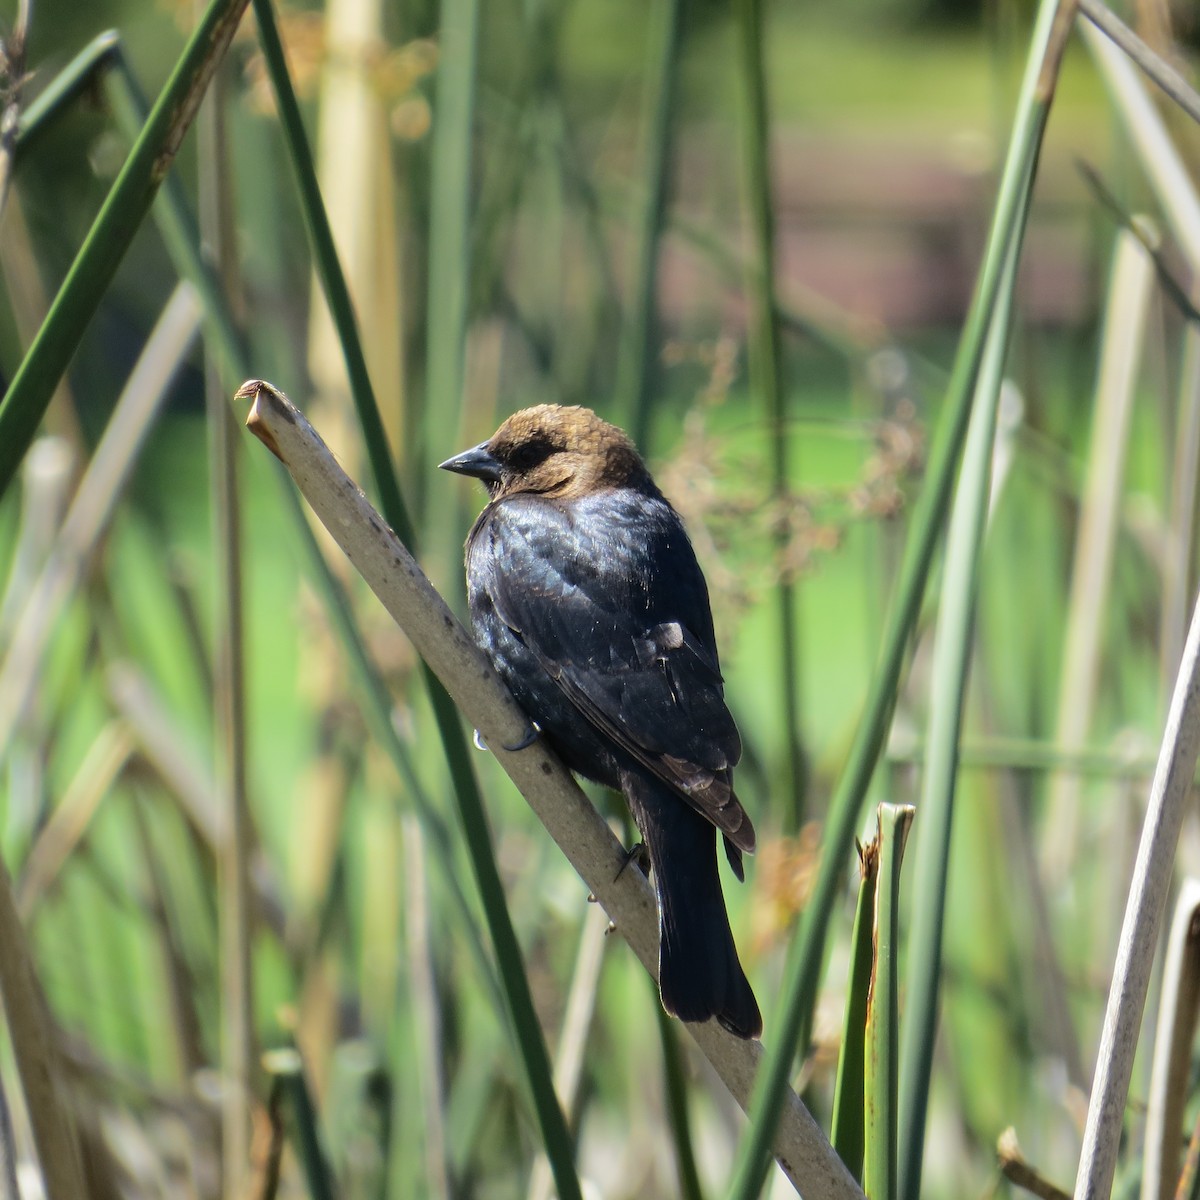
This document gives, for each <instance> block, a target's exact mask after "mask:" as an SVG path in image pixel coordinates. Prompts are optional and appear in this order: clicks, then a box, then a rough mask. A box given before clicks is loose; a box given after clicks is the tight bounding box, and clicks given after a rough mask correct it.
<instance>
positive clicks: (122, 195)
mask: <svg viewBox="0 0 1200 1200" xmlns="http://www.w3.org/2000/svg"><path fill="white" fill-rule="evenodd" d="M246 4H247V0H212V3H211V4H210V5H209V7H208V9H207V11H206V12H205V14H204V16H203V18H202V19H201V20H200V21H198V22H197V24H196V29H195V32H194V33H193V34H192V36H191V38H190V40H189V41H188V44H187V46H186V48H185V49H184V51H183V54H182V55H181V56H180V58H179V61H178V63H177V64H176V66H175V70H174V71H173V72H172V74H171V77H170V79H169V80H168V81H167V85H166V87H164V88H163V90H162V93H161V94H160V95H159V97H158V100H157V101H156V103H155V105H154V108H153V109H152V110H151V112H150V116H149V119H148V120H147V121H146V125H145V128H144V129H143V130H142V132H141V134H140V136H139V137H138V139H137V142H136V143H135V144H134V146H133V149H132V150H131V151H130V153H129V157H128V158H127V159H126V160H125V165H124V166H123V167H122V168H121V172H120V174H119V175H118V176H117V180H116V182H115V183H114V184H113V186H112V188H111V190H110V191H109V193H108V196H107V197H106V198H105V201H104V204H103V206H102V207H101V209H100V212H99V214H98V215H97V217H96V220H95V221H94V222H93V223H92V228H91V230H90V231H89V233H88V236H87V238H86V239H85V241H84V243H83V246H82V247H81V249H80V251H79V253H78V254H77V255H76V257H75V261H74V262H73V263H72V264H71V269H70V270H69V271H68V272H67V277H66V279H65V280H64V281H63V285H62V287H61V288H59V291H58V295H57V296H56V297H55V299H54V303H53V304H52V305H51V306H50V312H49V313H48V314H47V316H46V320H45V321H44V322H43V323H42V327H41V329H39V330H38V334H37V337H36V338H35V339H34V342H33V345H32V346H30V348H29V353H28V354H26V355H25V358H24V359H23V360H22V362H21V365H20V366H19V367H18V368H17V373H16V375H14V376H13V380H12V383H11V384H10V385H9V389H8V392H7V393H6V395H5V397H4V401H3V403H2V404H0V495H2V494H3V492H4V491H5V490H6V489H7V487H8V485H9V483H10V482H11V481H12V478H13V476H14V475H15V474H16V470H17V467H18V465H19V464H20V462H21V459H22V458H24V456H25V451H26V450H27V449H28V448H29V444H30V442H31V441H32V440H33V436H34V434H35V433H36V432H37V427H38V424H39V423H40V422H41V419H42V416H43V415H44V414H45V411H46V406H47V405H48V404H49V402H50V397H51V396H52V395H53V393H54V389H55V386H56V385H57V383H58V381H59V380H60V379H61V378H62V376H63V374H64V373H65V371H66V369H67V364H68V362H69V361H70V359H71V355H72V354H74V352H75V348H76V346H77V345H78V344H79V339H80V337H81V336H82V335H83V331H84V329H85V328H86V327H87V324H88V322H89V321H90V320H91V318H92V314H93V313H94V312H95V311H96V308H97V307H98V306H99V304H100V300H101V298H102V296H103V295H104V292H105V291H106V289H107V288H108V285H109V283H110V282H111V281H112V278H113V276H114V275H115V274H116V271H117V267H118V266H119V265H120V263H121V259H122V258H123V257H124V254H125V250H126V249H127V248H128V246H129V243H130V242H131V241H132V240H133V236H134V234H135V233H136V232H137V231H138V228H139V227H140V226H141V223H142V219H143V218H144V217H145V215H146V212H147V211H148V210H149V208H150V203H151V201H152V200H153V199H154V196H155V194H156V193H157V191H158V188H159V185H160V184H161V183H162V180H163V178H164V176H165V175H166V173H167V171H168V170H169V169H170V167H171V163H172V161H173V160H174V158H175V154H176V152H177V151H178V149H179V145H180V143H181V142H182V140H183V137H184V134H185V133H186V132H187V130H188V127H189V126H190V125H191V123H192V119H193V117H194V116H195V114H196V109H197V107H198V105H199V103H200V100H201V98H202V97H203V95H204V92H205V90H206V89H207V87H208V82H209V80H210V79H211V77H212V73H213V71H214V70H216V66H217V63H218V62H220V60H221V58H222V57H223V55H224V53H225V49H226V47H227V46H228V45H229V42H230V40H231V39H232V38H233V34H234V31H235V30H236V29H237V25H238V22H239V21H240V20H241V16H242V12H243V11H244V10H245V7H246Z"/></svg>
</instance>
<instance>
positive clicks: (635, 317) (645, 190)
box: [617, 0, 683, 449]
mask: <svg viewBox="0 0 1200 1200" xmlns="http://www.w3.org/2000/svg"><path fill="white" fill-rule="evenodd" d="M647 20H648V22H649V36H648V37H647V39H646V74H645V82H644V88H645V91H646V93H647V103H646V124H645V129H644V132H643V135H642V169H641V172H640V175H641V180H642V182H643V185H644V186H643V187H642V188H639V189H636V194H637V201H636V211H635V213H634V217H633V222H632V225H633V231H634V235H633V258H632V263H633V271H632V278H633V295H632V297H631V300H630V303H629V306H628V309H627V314H626V318H625V330H624V336H623V337H622V339H621V358H620V362H619V364H618V374H617V411H618V412H619V413H620V414H621V420H622V423H623V424H624V426H625V428H626V429H627V430H628V431H629V435H630V436H631V437H632V438H633V440H634V441H635V442H636V443H637V444H638V445H639V446H641V447H642V448H643V449H645V448H647V447H648V446H649V434H650V394H651V383H652V381H653V378H654V364H655V360H656V357H657V356H656V343H657V339H658V329H659V325H658V313H657V298H658V258H659V249H660V246H661V243H662V230H663V217H664V212H665V209H666V198H667V186H668V184H669V182H670V178H671V167H672V164H673V162H674V154H673V139H672V137H671V110H672V107H673V105H674V101H675V79H676V75H677V74H678V61H679V44H680V38H681V35H682V27H683V0H654V2H653V3H652V4H650V5H649V6H648V10H647Z"/></svg>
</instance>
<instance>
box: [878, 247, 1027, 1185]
mask: <svg viewBox="0 0 1200 1200" xmlns="http://www.w3.org/2000/svg"><path fill="white" fill-rule="evenodd" d="M1018 253H1019V245H1018V243H1017V242H1016V241H1014V242H1013V243H1012V244H1011V245H1010V246H1009V248H1008V254H1007V257H1006V259H1005V264H1004V272H1003V274H1002V276H1001V280H1000V290H999V294H998V296H997V300H996V307H995V309H994V313H993V318H992V323H991V327H990V328H989V330H988V335H987V344H986V346H985V349H984V355H983V362H982V363H981V364H980V370H979V382H978V386H977V388H976V392H975V401H974V404H973V406H972V413H971V423H970V427H969V428H968V431H967V444H966V447H965V448H964V451H963V465H962V471H961V472H960V473H959V480H958V489H957V492H956V494H955V499H954V507H953V510H952V512H951V516H950V528H949V532H948V535H947V548H946V567H945V573H944V575H943V579H942V591H941V599H940V602H939V604H938V618H937V635H936V638H935V641H934V647H933V664H932V676H933V680H932V686H931V695H930V713H929V731H928V734H927V749H926V754H925V770H924V774H923V776H922V786H921V802H920V813H921V820H920V823H919V826H918V829H917V847H916V853H917V860H916V864H915V866H914V870H913V877H914V883H913V888H914V892H913V912H912V935H911V939H910V941H909V946H908V986H907V989H906V993H905V996H906V1008H905V1018H904V1032H903V1039H904V1040H903V1045H902V1051H903V1058H902V1061H901V1074H900V1088H901V1091H900V1109H899V1111H900V1113H901V1121H902V1128H901V1131H900V1138H901V1141H900V1184H901V1192H900V1194H901V1195H903V1196H905V1197H907V1198H908V1200H917V1198H918V1197H919V1196H920V1194H921V1167H922V1163H923V1160H924V1146H925V1119H926V1114H927V1113H928V1109H929V1083H930V1079H931V1077H932V1074H933V1050H934V1042H935V1039H936V1036H937V1017H938V1002H939V993H940V989H941V966H942V939H943V932H944V925H945V917H946V899H947V881H948V878H949V873H950V844H951V843H950V832H951V826H952V824H953V818H954V800H955V794H956V790H957V784H958V751H959V740H960V737H961V732H962V719H963V706H964V704H965V701H966V691H967V677H968V673H969V670H970V663H971V647H972V644H973V638H972V633H973V630H974V624H975V597H976V593H977V590H978V586H979V557H980V549H981V546H982V542H983V531H984V526H985V523H986V521H987V512H988V504H989V499H990V496H991V482H992V459H993V444H994V441H995V434H996V416H997V410H998V408H999V404H1000V392H1001V385H1002V383H1003V375H1004V362H1005V357H1006V355H1007V351H1008V338H1009V329H1010V325H1011V318H1012V310H1013V291H1014V285H1015V282H1016V274H1017V257H1018Z"/></svg>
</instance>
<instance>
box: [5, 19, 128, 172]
mask: <svg viewBox="0 0 1200 1200" xmlns="http://www.w3.org/2000/svg"><path fill="white" fill-rule="evenodd" d="M120 45H121V35H120V34H119V33H118V32H117V31H116V30H115V29H109V30H108V31H106V32H105V33H101V34H98V35H97V36H96V37H94V38H93V39H92V40H91V41H90V42H88V44H87V45H86V46H84V48H83V49H82V50H80V51H79V53H78V54H76V55H75V57H74V58H73V59H71V61H70V62H69V63H67V65H66V66H65V67H63V69H62V70H61V71H59V72H58V74H57V75H55V76H54V78H53V79H52V80H51V81H50V82H49V83H48V84H47V85H46V86H45V88H43V89H42V91H41V92H40V93H39V95H38V97H37V99H35V100H34V101H33V102H32V103H31V104H30V105H29V107H28V108H27V109H26V110H25V111H24V112H23V113H22V114H21V125H20V132H19V136H18V139H17V145H16V161H17V162H18V163H20V161H21V159H22V158H23V157H24V156H25V155H27V154H29V152H30V151H31V150H33V148H34V147H35V146H36V145H37V144H38V141H39V140H40V139H41V136H42V134H44V133H45V132H46V130H47V129H49V128H51V127H52V126H53V124H54V122H55V121H56V120H57V119H58V118H59V117H60V116H61V115H62V114H63V113H64V112H65V111H67V110H68V109H69V108H71V107H72V106H73V105H74V104H75V102H76V101H77V100H79V99H80V98H81V97H83V96H86V95H87V94H88V92H89V91H91V90H92V89H93V88H94V87H95V86H96V78H97V76H98V74H99V73H100V72H101V71H103V70H104V69H105V68H106V67H109V66H111V65H112V62H113V60H114V58H116V57H117V56H118V55H119V54H120Z"/></svg>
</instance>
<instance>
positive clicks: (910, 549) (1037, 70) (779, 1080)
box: [731, 0, 1074, 1200]
mask: <svg viewBox="0 0 1200 1200" xmlns="http://www.w3.org/2000/svg"><path fill="white" fill-rule="evenodd" d="M1073 13H1074V8H1073V6H1072V4H1071V2H1070V0H1061V2H1060V0H1042V3H1041V6H1040V8H1039V10H1038V17H1037V22H1036V26H1035V30H1034V36H1033V42H1032V45H1031V47H1030V53H1029V58H1028V62H1027V66H1026V72H1025V79H1024V81H1023V83H1022V87H1021V94H1020V97H1019V99H1018V104H1017V113H1016V118H1015V122H1014V127H1013V133H1012V137H1011V139H1010V142H1009V148H1008V153H1007V156H1006V158H1005V163H1004V169H1003V172H1002V174H1001V177H1000V188H999V192H998V195H997V198H996V208H995V212H994V214H993V217H992V225H991V229H990V231H989V234H988V241H987V246H986V249H985V253H984V259H983V264H982V267H981V270H980V275H979V279H978V281H977V283H976V287H975V295H974V298H973V300H972V303H971V309H970V312H969V314H968V317H967V323H966V326H965V328H964V330H963V335H962V338H961V339H960V341H959V348H958V353H957V355H956V357H955V363H954V368H953V371H952V372H951V376H950V382H949V385H948V387H947V390H946V401H945V405H944V408H943V412H942V416H941V419H940V421H939V425H938V430H937V434H936V437H935V439H934V442H933V445H932V447H931V449H930V456H929V464H928V468H927V478H926V481H925V486H924V487H923V488H922V490H921V493H920V496H919V497H918V500H917V504H916V507H915V509H914V512H913V517H912V525H911V530H910V533H909V535H908V540H907V542H906V544H905V549H904V558H903V561H902V562H901V566H900V575H899V580H898V581H897V585H896V594H895V596H894V598H893V600H892V604H891V607H890V610H889V613H888V621H887V627H886V629H885V631H884V638H883V648H882V653H881V656H880V661H879V663H878V665H877V667H876V669H875V674H874V675H873V676H872V680H871V684H870V688H869V691H868V695H867V699H866V702H865V704H864V711H863V715H862V717H861V718H860V720H859V725H858V729H857V732H856V734H855V739H854V744H853V746H852V747H851V751H850V758H849V761H848V763H847V765H846V768H845V770H844V772H843V774H842V776H841V778H840V779H839V781H838V787H837V791H836V792H835V793H834V797H833V800H832V802H831V804H830V809H829V817H828V821H827V824H826V830H825V845H824V850H823V853H822V860H821V867H820V871H819V873H818V876H817V882H816V885H815V887H814V890H813V894H812V896H811V898H810V899H809V902H808V905H807V907H806V908H805V910H804V915H803V917H802V918H801V925H800V931H799V935H798V937H797V940H796V942H795V944H794V946H793V948H792V952H791V954H790V956H789V964H788V969H787V976H786V982H785V985H784V1007H783V1012H784V1016H783V1020H782V1022H781V1025H780V1028H779V1030H778V1031H777V1033H776V1037H777V1038H778V1041H776V1042H775V1043H774V1045H773V1047H772V1050H771V1052H770V1054H769V1055H768V1056H767V1059H766V1062H765V1064H764V1067H763V1069H762V1072H761V1074H760V1076H759V1080H758V1083H757V1085H756V1089H755V1090H756V1099H755V1103H754V1105H753V1111H754V1117H753V1121H752V1125H751V1129H750V1135H749V1137H747V1139H746V1140H745V1142H744V1143H743V1148H742V1153H741V1157H740V1160H739V1163H738V1168H737V1173H736V1179H735V1184H734V1187H733V1189H732V1193H731V1194H732V1196H734V1197H736V1198H737V1200H750V1198H751V1197H752V1196H755V1195H757V1193H758V1190H759V1188H760V1187H761V1185H762V1180H763V1177H764V1174H765V1172H766V1167H767V1148H768V1147H769V1146H770V1143H771V1134H772V1131H773V1128H774V1122H775V1117H776V1114H777V1113H778V1104H779V1102H780V1098H781V1097H782V1096H783V1094H784V1089H785V1087H786V1085H787V1077H788V1074H789V1071H790V1066H791V1059H792V1055H793V1053H794V1052H795V1050H796V1049H797V1048H800V1049H801V1050H802V1049H803V1048H804V1046H805V1045H806V1044H807V1041H808V1029H809V1024H810V1021H811V1019H812V1011H813V1006H814V1004H815V1001H816V993H817V983H818V980H819V979H820V976H821V970H822V967H823V963H824V955H825V942H826V938H827V936H828V932H829V923H830V919H831V917H832V914H833V909H834V904H835V902H836V900H837V896H838V893H839V891H840V888H841V880H842V864H843V859H844V856H845V854H846V852H847V851H848V850H849V848H850V844H851V841H852V839H853V837H854V827H855V825H856V823H857V821H858V820H859V814H860V812H861V810H862V805H863V802H864V801H865V798H866V794H867V788H868V786H869V784H870V781H871V776H872V774H873V773H874V769H875V763H876V761H877V759H878V757H879V752H880V750H881V748H882V746H883V742H884V738H885V737H886V735H887V729H888V725H889V723H890V718H891V712H892V707H893V705H894V703H895V697H896V692H897V689H898V686H899V681H900V672H901V667H902V665H903V661H904V654H905V649H906V647H907V645H908V641H909V638H910V636H911V633H912V630H913V627H914V625H915V622H916V619H917V615H918V611H919V609H920V604H921V597H922V595H923V593H924V590H925V582H926V579H927V577H928V574H929V567H930V563H931V561H932V558H933V550H934V545H935V543H936V541H937V537H938V534H939V532H940V530H941V527H942V522H943V520H944V517H945V513H946V507H947V502H948V499H949V495H950V488H951V485H952V483H953V480H954V475H955V471H956V467H957V464H958V459H959V454H960V452H961V449H962V443H963V439H964V438H965V436H966V429H967V422H968V420H969V418H970V414H971V401H972V397H973V395H974V391H975V380H976V376H977V374H978V371H979V364H980V361H981V359H982V356H983V347H984V341H985V338H986V334H987V330H988V327H989V325H990V324H991V320H992V311H993V309H994V308H995V305H996V299H997V296H998V295H999V293H1000V284H1001V278H1002V275H1003V264H1004V259H1005V255H1006V254H1007V253H1008V252H1009V250H1010V249H1012V248H1013V247H1019V246H1020V244H1021V240H1022V236H1023V233H1024V227H1025V218H1026V215H1027V213H1028V203H1029V195H1030V192H1031V190H1032V187H1033V178H1034V174H1035V170H1036V165H1037V160H1038V154H1039V152H1040V149H1041V144H1042V135H1043V133H1044V131H1045V127H1046V120H1047V118H1048V116H1049V112H1050V104H1051V101H1052V99H1053V94H1054V84H1055V82H1056V80H1057V78H1058V69H1059V65H1060V63H1061V59H1062V52H1063V48H1064V45H1065V40H1066V37H1067V34H1068V32H1069V30H1070V21H1071V19H1072V17H1073Z"/></svg>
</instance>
